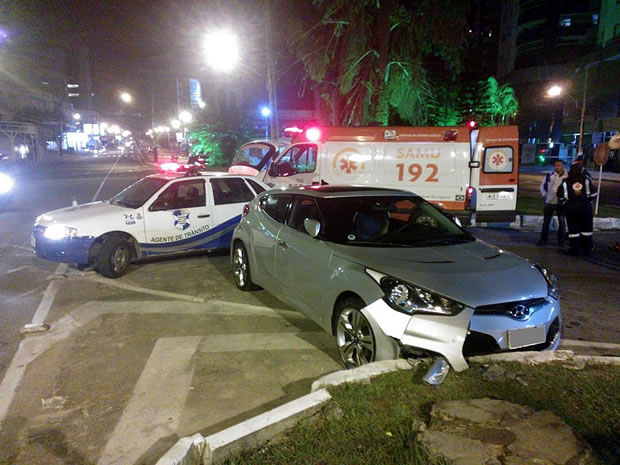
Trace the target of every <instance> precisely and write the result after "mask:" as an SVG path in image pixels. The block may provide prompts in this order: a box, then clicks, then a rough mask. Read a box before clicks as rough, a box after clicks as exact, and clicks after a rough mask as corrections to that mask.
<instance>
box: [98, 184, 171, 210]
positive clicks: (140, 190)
mask: <svg viewBox="0 0 620 465" xmlns="http://www.w3.org/2000/svg"><path fill="white" fill-rule="evenodd" d="M167 182H168V181H167V180H166V179H161V178H142V179H140V180H139V181H138V182H136V183H134V184H132V185H131V186H129V187H127V188H126V189H124V190H122V191H121V192H119V193H118V194H116V195H115V196H114V197H112V198H111V199H110V200H109V202H110V203H112V204H114V205H120V206H121V207H127V208H138V207H141V206H142V205H144V202H146V201H147V200H148V199H150V198H151V196H152V195H153V194H154V193H155V192H157V191H158V190H159V189H161V188H162V187H163V186H164V185H165V184H166V183H167Z"/></svg>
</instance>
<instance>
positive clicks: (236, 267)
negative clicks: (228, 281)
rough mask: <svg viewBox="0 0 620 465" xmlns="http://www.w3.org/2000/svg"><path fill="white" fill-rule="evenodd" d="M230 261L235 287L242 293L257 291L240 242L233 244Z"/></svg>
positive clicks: (246, 255)
mask: <svg viewBox="0 0 620 465" xmlns="http://www.w3.org/2000/svg"><path fill="white" fill-rule="evenodd" d="M230 259H231V262H232V269H233V277H234V279H235V284H236V285H237V287H238V288H239V289H241V290H242V291H251V290H253V289H257V288H258V286H256V285H255V284H254V283H253V282H252V277H251V275H250V261H249V260H248V253H247V251H246V250H245V246H244V245H243V243H241V242H240V241H237V242H235V245H234V246H233V251H232V255H231V257H230Z"/></svg>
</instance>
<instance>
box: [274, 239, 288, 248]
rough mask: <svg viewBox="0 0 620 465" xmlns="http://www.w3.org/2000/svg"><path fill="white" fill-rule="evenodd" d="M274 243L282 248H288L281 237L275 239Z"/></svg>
mask: <svg viewBox="0 0 620 465" xmlns="http://www.w3.org/2000/svg"><path fill="white" fill-rule="evenodd" d="M276 244H278V245H279V246H280V247H282V248H283V249H288V244H287V243H286V242H284V241H283V240H281V239H278V240H277V241H276Z"/></svg>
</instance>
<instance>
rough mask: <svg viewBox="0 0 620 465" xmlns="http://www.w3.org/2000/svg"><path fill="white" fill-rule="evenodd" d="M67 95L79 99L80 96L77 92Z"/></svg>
mask: <svg viewBox="0 0 620 465" xmlns="http://www.w3.org/2000/svg"><path fill="white" fill-rule="evenodd" d="M67 95H68V96H69V97H79V96H80V94H79V93H78V92H69V93H68V94H67Z"/></svg>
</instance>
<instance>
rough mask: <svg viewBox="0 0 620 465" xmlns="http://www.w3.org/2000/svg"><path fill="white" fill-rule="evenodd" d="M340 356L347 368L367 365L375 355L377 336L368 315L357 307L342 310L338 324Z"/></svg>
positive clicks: (337, 337) (337, 335)
mask: <svg viewBox="0 0 620 465" xmlns="http://www.w3.org/2000/svg"><path fill="white" fill-rule="evenodd" d="M336 341H337V344H338V351H339V352H340V357H341V358H342V361H343V362H344V363H345V365H346V366H347V368H354V367H358V366H361V365H366V364H367V363H370V362H372V361H373V360H374V357H375V350H376V348H375V338H374V335H373V333H372V329H371V327H370V323H368V320H367V319H366V317H365V316H364V315H363V314H362V312H360V311H359V310H358V309H356V308H345V309H344V310H342V311H341V312H340V315H339V317H338V321H337V325H336Z"/></svg>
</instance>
